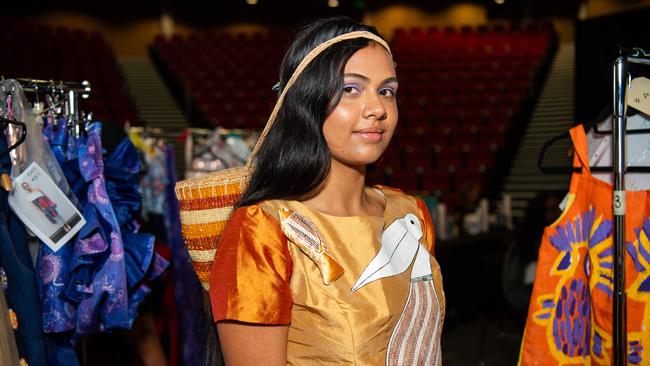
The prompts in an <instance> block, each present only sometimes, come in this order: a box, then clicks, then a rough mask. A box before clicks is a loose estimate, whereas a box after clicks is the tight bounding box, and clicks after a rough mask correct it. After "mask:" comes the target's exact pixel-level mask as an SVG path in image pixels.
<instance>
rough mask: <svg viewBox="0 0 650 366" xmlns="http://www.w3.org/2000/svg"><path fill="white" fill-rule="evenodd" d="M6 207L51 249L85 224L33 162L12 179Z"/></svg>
mask: <svg viewBox="0 0 650 366" xmlns="http://www.w3.org/2000/svg"><path fill="white" fill-rule="evenodd" d="M12 185H13V190H12V191H11V193H10V194H9V206H10V207H11V209H12V210H13V211H14V212H15V213H16V216H18V218H20V220H21V221H22V222H23V223H24V224H25V226H26V227H27V228H28V229H29V230H30V231H31V232H32V233H34V235H36V236H37V237H38V238H39V239H41V241H42V242H43V243H45V244H46V245H47V246H48V247H50V248H51V249H52V250H53V251H55V252H56V251H57V250H59V249H60V248H61V247H62V246H63V245H65V243H67V242H68V241H69V240H70V239H72V237H73V236H74V235H75V234H76V233H77V232H78V231H79V230H80V229H81V228H82V227H83V226H84V225H85V224H86V220H85V219H84V217H83V216H82V215H81V212H79V210H78V209H77V207H76V206H75V205H74V204H73V203H72V202H70V200H69V199H68V197H66V196H65V194H63V192H62V191H61V189H59V187H58V186H57V185H56V183H54V181H53V180H52V178H50V176H49V175H47V173H46V172H45V171H44V170H43V169H42V168H41V167H40V166H39V165H38V164H36V163H35V162H34V163H31V164H30V165H29V167H27V169H25V171H23V172H22V173H20V175H19V176H17V177H16V178H14V180H13V183H12Z"/></svg>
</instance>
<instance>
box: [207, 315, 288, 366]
mask: <svg viewBox="0 0 650 366" xmlns="http://www.w3.org/2000/svg"><path fill="white" fill-rule="evenodd" d="M217 331H218V332H219V343H220V344H221V352H222V353H223V359H224V361H225V362H226V365H227V366H240V365H245V366H249V365H251V366H254V365H264V366H285V365H286V364H287V334H288V332H289V326H288V325H256V324H246V323H240V322H229V321H221V322H217Z"/></svg>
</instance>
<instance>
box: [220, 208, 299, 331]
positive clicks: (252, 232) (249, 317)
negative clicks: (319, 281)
mask: <svg viewBox="0 0 650 366" xmlns="http://www.w3.org/2000/svg"><path fill="white" fill-rule="evenodd" d="M292 270H293V262H292V259H291V254H290V253H289V249H288V242H287V239H286V237H285V235H284V233H283V232H282V229H281V228H280V224H279V222H278V220H276V219H275V218H273V217H271V216H270V215H269V214H268V213H266V212H264V211H263V210H262V209H261V208H260V207H259V206H257V205H254V206H248V207H241V208H239V209H237V210H236V211H235V212H234V213H233V215H232V216H231V218H230V220H229V221H228V223H227V224H226V227H225V228H224V231H223V233H222V235H221V239H220V241H219V246H218V249H217V253H216V255H215V258H214V264H213V265H212V271H211V274H210V301H211V303H212V314H213V316H214V320H215V322H216V321H219V320H237V321H241V322H247V323H255V324H289V323H291V306H292V303H293V301H292V297H291V289H290V285H289V282H290V280H291V274H292Z"/></svg>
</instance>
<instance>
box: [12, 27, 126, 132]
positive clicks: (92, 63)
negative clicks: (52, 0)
mask: <svg viewBox="0 0 650 366" xmlns="http://www.w3.org/2000/svg"><path fill="white" fill-rule="evenodd" d="M3 26H4V27H3V31H2V32H0V44H2V45H3V48H4V49H5V50H6V52H7V56H8V57H0V75H2V76H3V77H4V78H31V79H42V80H55V81H71V82H81V81H83V80H87V81H89V82H90V83H91V85H92V93H91V97H90V98H88V99H87V100H82V101H81V103H80V106H81V109H82V110H83V111H91V112H93V115H94V117H95V118H96V119H97V120H102V121H107V120H110V121H114V122H117V123H120V124H123V123H126V122H129V123H130V124H137V122H138V118H137V114H136V111H135V108H134V107H133V103H132V101H131V99H130V98H129V96H128V93H127V92H126V88H125V83H124V79H123V77H122V75H121V72H120V70H119V68H118V66H117V62H116V58H115V55H114V53H113V51H112V49H111V47H110V46H109V44H108V43H107V42H106V39H105V38H104V36H103V35H102V34H101V33H99V32H90V33H89V32H86V31H83V30H75V29H70V28H66V27H51V26H46V25H36V24H32V23H28V22H23V21H17V20H11V19H5V20H4V21H3Z"/></svg>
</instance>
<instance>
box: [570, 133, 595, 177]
mask: <svg viewBox="0 0 650 366" xmlns="http://www.w3.org/2000/svg"><path fill="white" fill-rule="evenodd" d="M569 134H570V135H571V140H572V141H573V148H574V150H575V155H574V157H573V166H574V167H577V168H582V172H583V173H585V172H586V173H588V174H591V168H590V167H589V148H588V143H587V135H586V134H585V129H584V127H583V125H581V124H580V125H577V126H575V127H573V128H572V129H570V130H569Z"/></svg>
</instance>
